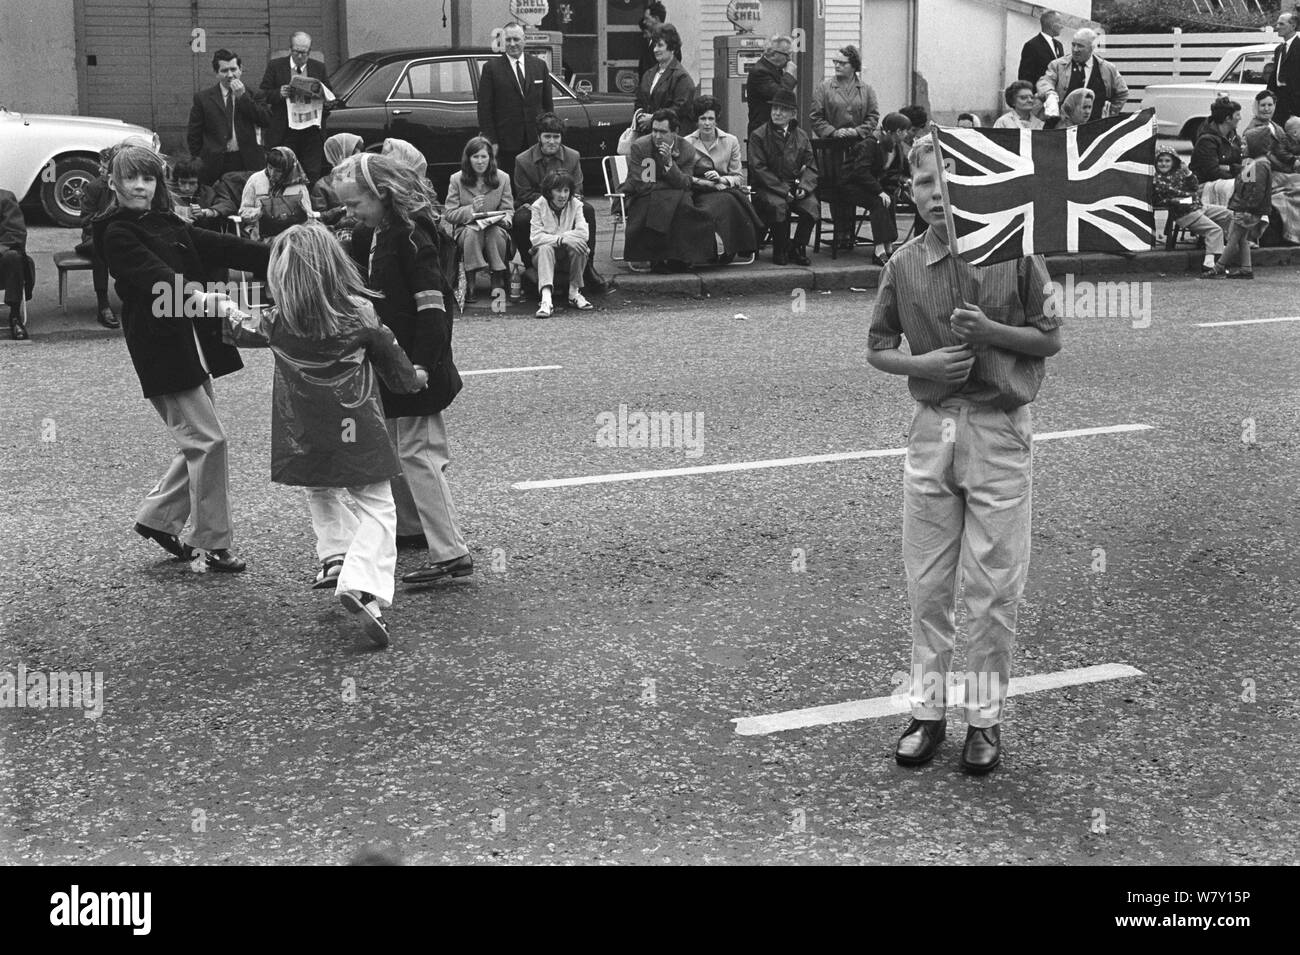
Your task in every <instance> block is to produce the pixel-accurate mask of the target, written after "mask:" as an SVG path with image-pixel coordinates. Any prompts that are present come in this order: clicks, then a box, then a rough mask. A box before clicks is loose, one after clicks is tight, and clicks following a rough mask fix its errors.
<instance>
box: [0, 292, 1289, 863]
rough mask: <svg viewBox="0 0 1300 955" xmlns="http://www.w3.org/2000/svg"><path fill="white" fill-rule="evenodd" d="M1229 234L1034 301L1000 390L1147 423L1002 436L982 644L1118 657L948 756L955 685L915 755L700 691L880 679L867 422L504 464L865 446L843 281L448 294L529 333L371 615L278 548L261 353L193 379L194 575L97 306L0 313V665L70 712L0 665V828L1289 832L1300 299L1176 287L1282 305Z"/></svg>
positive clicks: (472, 394) (259, 855)
mask: <svg viewBox="0 0 1300 955" xmlns="http://www.w3.org/2000/svg"><path fill="white" fill-rule="evenodd" d="M1259 274H1260V278H1259V279H1257V280H1256V281H1255V282H1253V283H1251V284H1249V285H1248V284H1246V283H1237V282H1216V283H1208V282H1201V281H1197V280H1192V279H1180V280H1171V281H1159V282H1157V283H1156V284H1155V286H1154V288H1153V289H1152V292H1153V294H1154V308H1153V312H1152V321H1151V323H1150V326H1149V327H1147V328H1134V327H1132V323H1131V322H1130V321H1129V320H1128V319H1126V318H1104V319H1086V318H1075V319H1068V318H1067V320H1066V327H1065V330H1064V332H1063V334H1064V342H1065V345H1064V349H1063V351H1062V352H1061V354H1060V355H1059V356H1058V357H1056V358H1054V359H1052V360H1050V361H1049V370H1048V378H1047V381H1046V383H1045V385H1044V387H1043V389H1042V392H1041V393H1040V395H1039V399H1038V401H1037V402H1036V405H1035V408H1034V424H1035V430H1036V432H1038V433H1040V434H1042V433H1045V432H1055V431H1068V430H1072V429H1080V428H1090V427H1101V426H1113V425H1121V424H1144V425H1148V426H1150V427H1149V430H1142V431H1133V432H1128V433H1115V434H1101V435H1095V436H1084V437H1075V438H1063V439H1060V440H1054V441H1051V442H1043V443H1042V444H1040V445H1039V446H1038V447H1037V448H1036V464H1035V479H1036V488H1035V494H1034V497H1035V501H1034V504H1035V513H1034V534H1033V563H1032V567H1031V571H1030V578H1029V583H1028V587H1027V590H1026V594H1025V600H1024V603H1023V606H1022V610H1021V618H1020V619H1021V633H1020V640H1019V646H1018V648H1017V650H1016V654H1015V660H1014V675H1017V676H1021V675H1030V674H1046V673H1055V672H1058V671H1062V670H1068V669H1071V668H1076V667H1087V666H1095V665H1101V664H1124V665H1128V666H1131V667H1135V668H1137V669H1139V670H1141V671H1142V673H1143V674H1144V675H1142V676H1135V677H1129V678H1125V679H1115V680H1107V681H1103V682H1098V683H1092V684H1088V685H1080V686H1071V687H1064V688H1060V689H1055V690H1049V691H1044V692H1038V693H1028V694H1025V695H1021V696H1017V697H1015V698H1013V700H1012V701H1011V703H1010V705H1009V720H1008V722H1007V724H1006V726H1005V733H1004V742H1005V746H1006V751H1007V755H1006V758H1005V761H1004V765H1003V766H1002V767H1001V768H1000V769H999V770H997V771H996V772H995V773H993V774H992V775H990V776H988V777H985V778H982V779H976V778H970V777H966V776H963V775H962V774H961V773H960V772H959V771H958V770H957V766H956V764H957V759H958V755H959V752H960V742H961V740H962V738H963V737H964V725H963V721H962V719H961V718H960V714H959V712H957V711H954V712H952V713H950V727H949V741H948V742H947V743H945V744H944V746H943V749H942V750H941V751H940V754H939V756H938V758H937V759H936V760H935V762H934V763H932V764H931V765H930V766H928V767H925V768H923V769H920V770H905V769H902V768H900V767H898V766H896V765H895V764H894V761H893V759H892V750H893V745H894V742H895V740H896V738H897V736H898V734H899V732H901V729H902V727H903V726H904V725H905V723H906V718H905V717H903V716H889V717H884V718H871V719H864V720H858V721H853V722H844V723H837V724H833V725H827V726H819V727H812V728H807V729H798V730H789V731H785V732H779V733H773V734H769V735H756V736H742V735H738V734H737V732H736V724H734V723H733V722H731V721H732V720H733V719H736V718H740V717H750V716H757V715H762V714H771V713H777V712H781V711H786V710H794V709H800V708H804V707H812V706H818V705H822V704H829V703H838V702H845V701H851V700H860V699H866V698H874V697H881V696H888V695H889V694H890V693H891V691H892V689H893V683H892V679H893V675H894V674H895V673H896V672H898V671H900V670H905V669H906V667H907V665H908V659H909V637H908V632H907V621H908V611H907V596H906V583H905V579H904V576H903V568H902V561H901V556H900V513H901V510H900V509H901V480H902V477H901V469H902V462H901V459H900V458H899V457H897V456H886V457H877V458H868V459H865V460H852V461H845V462H839V463H822V464H809V465H801V466H792V467H781V468H770V469H764V470H738V471H734V472H726V473H710V474H696V475H688V476H682V477H673V478H659V479H654V480H644V481H625V482H614V483H603V484H585V485H580V486H575V487H564V488H551V489H546V488H543V489H533V490H519V489H515V488H514V487H513V486H512V485H514V484H516V483H518V482H524V481H536V480H547V479H555V478H565V477H575V476H584V475H598V474H607V473H614V472H633V471H638V470H643V469H663V468H679V467H694V466H700V465H712V464H722V463H729V462H748V461H756V460H764V459H773V458H786V457H792V456H799V455H816V454H823V453H833V452H850V451H859V450H867V449H876V448H898V447H901V446H903V444H904V443H905V440H906V429H907V427H908V422H909V420H910V413H911V410H912V404H911V401H910V399H909V398H908V395H907V390H906V384H905V382H904V381H903V380H902V379H897V378H892V377H889V376H886V375H883V374H881V373H879V372H876V371H874V370H872V369H870V368H869V367H868V365H867V363H866V358H865V342H866V330H867V322H868V317H869V314H870V307H871V304H872V301H873V295H871V294H855V293H851V292H835V293H832V294H818V293H813V294H811V295H810V296H808V298H807V301H806V304H807V308H806V310H805V311H803V312H802V313H801V314H795V312H794V310H793V309H792V301H794V299H789V298H786V297H784V296H772V297H769V298H765V299H754V298H751V299H746V300H736V301H704V302H697V301H680V300H672V301H664V302H662V303H656V304H653V305H650V306H635V307H633V306H627V307H620V302H619V300H618V296H617V294H615V296H613V297H612V300H607V301H606V302H605V303H602V304H604V306H605V307H604V308H603V309H602V310H601V311H599V312H596V313H594V314H585V315H576V314H574V313H565V312H561V313H559V315H558V317H557V318H555V319H552V320H551V321H549V322H542V321H536V320H533V319H531V318H523V317H514V316H511V317H493V316H490V315H489V314H488V313H486V312H485V311H483V310H478V311H477V312H476V314H475V315H473V316H471V317H468V318H466V319H464V320H462V321H461V322H460V323H459V324H458V326H457V331H456V354H457V361H458V364H459V365H460V367H461V368H462V369H464V370H474V369H499V368H509V367H518V366H532V365H559V366H562V367H560V368H559V369H555V370H548V371H537V372H524V373H510V374H492V375H479V376H471V377H467V379H466V388H465V390H464V392H463V393H462V394H461V396H460V397H459V398H458V399H457V401H456V403H455V404H454V405H453V406H452V408H451V409H450V411H449V412H448V414H447V422H448V428H449V432H450V435H451V439H452V444H453V453H454V455H455V464H454V466H453V469H452V474H451V481H452V486H453V489H454V492H455V494H456V498H457V503H458V505H459V507H460V509H461V513H462V516H463V522H464V530H465V533H466V536H467V538H468V540H469V541H470V543H471V547H472V549H473V555H474V558H475V561H476V563H477V568H478V569H477V572H476V574H475V576H474V577H473V578H471V579H470V580H469V582H467V583H462V584H457V585H447V586H439V587H433V588H428V589H425V590H424V591H400V590H399V593H398V596H397V598H396V601H395V603H394V606H393V608H392V610H391V611H390V612H389V614H388V617H389V620H390V621H391V624H392V627H393V643H392V645H391V647H390V648H389V649H387V650H385V651H379V652H374V651H370V650H368V649H366V647H365V645H364V644H365V642H364V638H363V637H361V636H360V634H359V633H358V632H357V631H356V630H355V629H354V627H353V624H352V622H351V620H350V619H349V618H348V617H347V616H346V615H345V614H344V612H343V611H342V610H341V609H340V608H339V607H338V605H337V604H336V603H335V602H334V601H333V599H332V598H331V597H330V596H329V595H328V594H324V593H319V592H313V591H311V590H309V589H308V587H307V585H308V583H309V581H310V580H311V577H312V575H313V574H314V572H315V569H316V566H315V560H314V550H313V546H312V536H311V529H310V523H309V520H308V516H307V511H306V507H305V504H304V501H303V500H302V497H301V495H300V493H299V492H298V491H296V490H293V489H286V488H281V487H278V486H274V485H272V484H271V483H270V482H269V478H268V473H269V389H270V371H271V363H270V361H269V357H268V356H267V355H266V354H264V353H246V362H247V368H246V369H245V370H244V371H243V372H241V373H239V374H237V375H234V376H232V377H229V378H226V379H223V380H221V381H220V382H219V383H218V385H217V393H218V402H219V408H220V410H221V414H222V417H223V420H224V422H225V425H226V429H227V432H228V434H229V438H230V444H231V451H232V493H233V498H234V506H235V520H236V550H237V552H238V553H239V554H240V555H241V556H243V557H245V558H246V559H247V560H248V562H249V570H248V571H247V573H245V574H243V575H241V576H238V577H233V578H231V577H219V576H217V575H212V574H207V575H199V574H193V573H191V572H189V571H188V569H187V568H186V567H185V566H184V565H180V564H176V563H172V562H169V561H167V560H166V559H164V558H165V555H163V554H162V552H161V551H160V550H158V549H157V548H156V547H154V546H153V545H152V544H149V543H146V542H144V541H142V540H141V539H139V538H138V537H136V536H135V535H134V534H133V533H131V522H132V519H133V518H132V515H133V514H134V510H135V507H136V505H137V503H138V501H139V498H140V497H141V496H142V494H143V493H144V492H145V491H146V490H147V489H148V488H149V487H150V486H151V484H152V482H153V481H154V480H155V479H156V478H157V476H158V474H159V473H160V472H161V471H162V469H163V468H164V466H165V464H166V462H167V460H168V459H169V457H170V456H171V454H172V447H171V445H170V444H169V442H168V439H167V436H166V434H165V432H164V431H163V428H162V426H161V423H160V422H159V421H158V420H157V418H156V416H155V414H154V412H153V410H152V408H151V407H150V406H149V405H148V404H147V403H146V402H145V401H144V400H143V399H142V398H141V397H140V394H139V390H138V386H137V384H136V382H135V379H134V376H133V374H132V372H131V369H130V365H129V362H128V360H127V356H126V352H125V348H124V346H123V345H122V343H121V342H120V341H117V340H87V341H53V342H48V343H38V344H37V345H35V346H28V347H10V348H6V349H0V398H2V399H3V407H4V409H5V413H4V416H3V423H2V424H0V477H2V480H0V499H3V502H4V506H3V508H2V509H0V557H2V559H3V563H2V564H0V571H2V573H3V586H2V588H0V600H3V602H4V613H3V619H4V625H3V632H2V633H0V670H8V671H10V672H13V671H15V670H16V668H17V666H18V665H19V664H21V665H24V666H25V667H27V669H28V670H29V671H33V670H46V671H54V670H78V671H100V672H102V673H103V678H104V710H103V714H102V716H101V717H100V718H98V719H93V720H92V719H87V718H84V717H83V715H81V714H80V713H77V712H70V711H66V710H50V709H45V710H40V709H32V708H26V709H0V742H2V743H3V751H2V756H0V792H2V793H3V796H0V861H5V862H19V861H26V862H41V863H54V862H60V863H70V862H105V863H124V862H204V863H219V862H252V863H257V862H266V863H271V862H287V863H295V862H326V863H332V862H341V861H346V860H347V859H349V858H350V857H352V856H353V855H354V853H356V852H357V851H358V850H360V849H361V848H362V847H364V846H368V845H370V846H373V845H378V846H386V847H388V848H389V850H390V851H391V852H392V853H394V854H395V855H399V856H400V857H401V858H403V859H405V860H406V861H408V862H444V861H445V862H491V861H503V862H513V863H573V862H615V863H631V864H638V863H639V864H657V863H663V862H669V861H671V862H724V861H725V862H888V863H903V862H962V863H1028V862H1035V863H1071V864H1088V865H1091V864H1098V865H1117V864H1118V865H1140V864H1148V863H1175V864H1182V863H1192V862H1210V863H1245V862H1254V863H1273V862H1293V861H1294V837H1293V834H1294V831H1295V827H1296V824H1297V822H1298V821H1300V780H1297V777H1296V774H1295V772H1294V766H1295V762H1296V758H1297V756H1298V755H1300V744H1298V743H1297V738H1298V736H1297V729H1300V726H1298V722H1300V702H1297V693H1296V687H1297V685H1298V677H1300V662H1298V660H1300V657H1298V656H1297V652H1296V651H1297V626H1296V624H1297V616H1296V614H1297V596H1296V590H1295V581H1296V580H1297V579H1298V578H1300V566H1298V563H1300V562H1298V561H1297V557H1296V540H1297V530H1298V528H1297V518H1296V505H1295V496H1296V481H1295V475H1296V473H1297V472H1298V470H1300V448H1298V446H1297V438H1296V434H1297V423H1298V422H1297V418H1298V417H1300V411H1298V407H1300V406H1298V405H1297V401H1296V398H1297V393H1296V381H1297V377H1296V363H1297V358H1300V337H1298V336H1300V323H1298V322H1282V323H1270V324H1256V325H1238V326H1230V327H1220V328H1198V327H1195V323H1196V322H1202V321H1217V320H1232V319H1238V318H1247V317H1277V316H1287V315H1290V314H1293V313H1295V312H1296V308H1295V288H1296V280H1297V277H1298V276H1297V272H1296V270H1294V269H1282V268H1275V269H1267V270H1262V271H1261V272H1260V273H1259ZM742 315H743V316H744V317H743V318H742V317H741V316H742ZM620 405H626V406H627V408H628V409H629V411H637V410H642V411H668V412H673V411H680V412H685V413H690V414H698V415H702V416H703V429H702V435H703V446H702V453H700V454H699V455H698V456H696V457H688V456H687V455H686V451H685V449H683V448H660V449H634V448H626V447H601V446H598V444H597V434H598V430H599V424H598V416H599V415H601V413H602V412H611V413H613V414H615V415H617V413H618V409H619V406H620ZM1248 419H1249V420H1248ZM693 420H698V419H693ZM51 425H52V426H53V430H51ZM1252 425H1253V430H1252ZM51 436H53V438H54V439H53V440H42V438H43V437H46V438H48V437H51ZM1243 436H1246V437H1249V438H1251V440H1250V441H1249V442H1247V441H1244V440H1243ZM1098 548H1100V549H1102V550H1104V558H1105V569H1104V571H1100V570H1098V567H1099V564H1098V557H1099V551H1098V550H1097V549H1098ZM421 556H422V555H421V554H419V553H412V552H403V553H402V555H401V558H400V560H399V573H400V572H404V571H405V570H408V569H411V568H412V567H414V566H415V565H416V564H417V562H418V561H419V559H420V557H421ZM800 558H802V569H800ZM962 653H963V649H962V646H961V645H960V644H959V649H958V656H957V660H956V661H955V662H954V666H955V667H957V668H960V667H961V665H962V664H961V660H962ZM1246 681H1249V682H1246ZM349 693H352V695H354V700H352V701H348V700H345V696H346V695H348V694H349ZM1103 823H1104V825H1103Z"/></svg>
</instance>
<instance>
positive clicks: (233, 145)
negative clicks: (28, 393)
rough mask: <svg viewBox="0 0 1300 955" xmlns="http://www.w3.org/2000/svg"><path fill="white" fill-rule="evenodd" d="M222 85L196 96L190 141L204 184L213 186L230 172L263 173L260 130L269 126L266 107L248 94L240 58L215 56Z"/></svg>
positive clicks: (221, 53) (223, 52)
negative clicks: (200, 165)
mask: <svg viewBox="0 0 1300 955" xmlns="http://www.w3.org/2000/svg"><path fill="white" fill-rule="evenodd" d="M212 70H213V72H215V73H216V74H217V77H218V79H219V82H218V83H217V85H216V86H210V87H208V88H207V89H205V90H200V91H199V92H197V93H195V94H194V105H193V106H191V107H190V122H189V129H188V132H187V135H186V141H187V143H188V145H189V148H190V155H191V156H197V157H198V158H199V159H200V160H202V162H203V182H204V183H205V184H207V185H211V184H212V183H213V182H215V181H216V180H217V179H219V178H221V177H222V176H224V175H225V174H226V173H228V172H235V171H237V170H241V169H246V170H248V171H250V172H252V171H254V170H257V169H261V168H262V167H263V166H264V165H266V163H265V162H264V161H263V154H262V147H261V146H259V145H258V143H257V134H256V132H255V131H254V127H256V126H263V127H264V126H266V124H267V121H268V119H269V117H268V114H267V111H266V107H265V106H263V105H262V104H261V103H259V102H257V100H255V99H254V98H253V97H252V96H251V95H250V94H249V92H248V87H246V86H245V85H244V83H243V81H242V80H241V79H240V77H241V76H242V75H243V73H244V70H243V68H242V67H241V66H240V64H239V57H238V56H236V55H235V54H234V53H231V52H230V51H229V50H217V52H216V53H214V54H212Z"/></svg>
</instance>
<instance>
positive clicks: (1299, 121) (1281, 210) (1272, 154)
mask: <svg viewBox="0 0 1300 955" xmlns="http://www.w3.org/2000/svg"><path fill="white" fill-rule="evenodd" d="M1249 132H1250V131H1249V130H1247V133H1248V134H1249ZM1269 135H1270V137H1271V140H1270V142H1271V145H1270V147H1269V151H1268V165H1269V170H1270V171H1271V172H1272V173H1273V175H1272V176H1270V177H1269V181H1270V182H1271V183H1272V186H1273V209H1274V211H1275V212H1276V213H1277V216H1278V221H1279V224H1280V225H1281V227H1282V241H1283V242H1285V243H1286V244H1288V245H1300V116H1292V117H1290V118H1289V119H1287V121H1286V125H1285V127H1279V126H1278V125H1277V124H1276V123H1271V124H1270V126H1269Z"/></svg>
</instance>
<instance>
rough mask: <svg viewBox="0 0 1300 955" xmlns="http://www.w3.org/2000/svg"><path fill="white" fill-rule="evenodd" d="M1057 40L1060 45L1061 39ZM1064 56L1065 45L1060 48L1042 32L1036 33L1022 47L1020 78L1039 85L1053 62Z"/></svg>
mask: <svg viewBox="0 0 1300 955" xmlns="http://www.w3.org/2000/svg"><path fill="white" fill-rule="evenodd" d="M1056 42H1057V44H1058V45H1059V44H1060V42H1061V41H1060V40H1057V41H1056ZM1062 56H1065V47H1064V46H1062V47H1061V48H1060V49H1059V50H1058V49H1056V48H1055V47H1053V46H1051V45H1050V44H1049V43H1048V42H1047V38H1046V37H1045V36H1043V34H1042V33H1035V34H1034V35H1033V37H1032V38H1030V39H1029V40H1028V41H1027V42H1026V43H1025V45H1024V46H1022V47H1021V48H1020V71H1019V73H1018V75H1019V78H1020V79H1022V80H1024V81H1025V82H1026V83H1031V84H1034V85H1037V84H1038V81H1039V80H1040V79H1042V77H1043V74H1044V73H1046V72H1047V67H1048V66H1049V65H1051V62H1052V61H1053V60H1055V59H1057V58H1059V57H1062Z"/></svg>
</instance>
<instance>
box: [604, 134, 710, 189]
mask: <svg viewBox="0 0 1300 955" xmlns="http://www.w3.org/2000/svg"><path fill="white" fill-rule="evenodd" d="M671 158H672V162H671V163H668V162H664V158H663V156H661V155H660V154H659V150H658V148H657V147H656V146H655V143H654V138H653V137H652V136H640V137H638V138H637V139H634V140H633V141H632V147H631V151H630V152H629V153H628V157H627V179H625V180H624V181H623V185H622V186H621V187H620V190H619V191H620V192H622V193H624V194H625V195H627V196H629V197H632V198H633V199H635V198H636V197H638V196H644V195H648V194H649V193H650V192H652V191H654V189H655V187H656V186H660V187H663V186H666V187H668V188H670V189H690V188H691V177H692V175H693V174H694V171H695V162H696V159H697V156H696V152H695V147H694V146H693V145H691V143H690V142H689V141H687V140H686V138H685V137H682V136H678V137H677V141H676V142H675V143H674V144H673V151H672V157H671ZM651 165H653V167H654V175H653V176H649V175H646V174H645V173H646V172H648V170H649V169H650V168H651Z"/></svg>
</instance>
